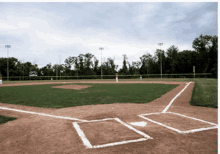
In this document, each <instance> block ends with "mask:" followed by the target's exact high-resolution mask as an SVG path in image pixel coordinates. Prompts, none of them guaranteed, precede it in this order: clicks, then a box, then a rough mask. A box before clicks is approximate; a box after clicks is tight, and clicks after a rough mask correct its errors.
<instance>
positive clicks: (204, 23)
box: [196, 12, 215, 28]
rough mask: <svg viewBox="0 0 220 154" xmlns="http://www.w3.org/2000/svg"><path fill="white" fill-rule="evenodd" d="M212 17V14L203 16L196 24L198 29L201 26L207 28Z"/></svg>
mask: <svg viewBox="0 0 220 154" xmlns="http://www.w3.org/2000/svg"><path fill="white" fill-rule="evenodd" d="M214 15H215V14H214V13H213V12H208V13H205V14H203V15H202V17H201V18H200V19H199V20H198V21H197V22H196V23H197V25H198V27H199V28H201V27H203V26H209V25H210V23H211V22H212V21H213V17H214Z"/></svg>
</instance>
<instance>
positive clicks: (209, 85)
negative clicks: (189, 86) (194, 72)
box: [190, 79, 218, 108]
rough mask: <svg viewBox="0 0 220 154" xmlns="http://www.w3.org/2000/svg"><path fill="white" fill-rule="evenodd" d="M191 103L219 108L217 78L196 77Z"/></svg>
mask: <svg viewBox="0 0 220 154" xmlns="http://www.w3.org/2000/svg"><path fill="white" fill-rule="evenodd" d="M194 82H195V86H194V89H193V92H192V98H191V101H190V104H191V105H193V106H203V107H211V108H218V84H217V79H195V80H194Z"/></svg>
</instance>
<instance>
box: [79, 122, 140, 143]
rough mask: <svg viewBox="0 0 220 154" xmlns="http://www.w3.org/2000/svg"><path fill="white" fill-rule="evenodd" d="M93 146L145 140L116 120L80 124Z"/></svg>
mask: <svg viewBox="0 0 220 154" xmlns="http://www.w3.org/2000/svg"><path fill="white" fill-rule="evenodd" d="M79 126H80V128H81V129H82V131H83V132H84V134H85V135H86V137H87V139H88V140H89V141H90V143H91V145H103V144H108V143H114V142H121V141H124V140H125V141H126V140H135V139H139V138H143V136H141V135H140V134H137V133H136V132H134V131H133V130H130V129H129V128H127V127H126V126H124V125H122V124H120V123H119V122H117V121H115V120H107V121H99V122H85V123H79Z"/></svg>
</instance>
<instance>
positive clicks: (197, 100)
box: [0, 78, 218, 108]
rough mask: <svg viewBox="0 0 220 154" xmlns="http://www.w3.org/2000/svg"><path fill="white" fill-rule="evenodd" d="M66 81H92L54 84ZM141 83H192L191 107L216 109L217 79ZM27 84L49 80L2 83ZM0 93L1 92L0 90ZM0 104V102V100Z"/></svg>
mask: <svg viewBox="0 0 220 154" xmlns="http://www.w3.org/2000/svg"><path fill="white" fill-rule="evenodd" d="M68 81H94V79H91V80H57V81H55V82H68ZM95 81H115V80H114V79H108V80H105V79H103V80H100V79H97V80H95ZM120 81H140V79H139V78H137V79H119V82H120ZM143 81H177V82H178V81H180V82H181V81H184V82H190V81H194V82H195V86H194V89H193V93H192V97H191V101H190V104H191V105H193V106H203V107H210V108H218V89H217V81H218V80H217V79H205V78H196V79H193V78H162V79H160V78H144V79H143ZM21 82H22V83H29V82H50V81H49V80H41V81H4V83H21ZM0 89H1V88H0ZM0 91H1V90H0ZM0 102H1V100H0Z"/></svg>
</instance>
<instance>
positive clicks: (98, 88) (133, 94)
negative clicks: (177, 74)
mask: <svg viewBox="0 0 220 154" xmlns="http://www.w3.org/2000/svg"><path fill="white" fill-rule="evenodd" d="M79 84H80V85H91V86H92V87H89V88H87V89H81V90H74V89H57V88H52V87H53V86H58V85H63V84H53V85H33V86H15V87H1V88H0V94H1V95H0V102H1V103H9V104H19V105H26V106H36V107H44V108H64V107H74V106H82V105H94V104H111V103H147V102H151V101H153V100H155V99H157V98H159V97H161V95H163V94H165V93H167V92H169V91H170V90H172V89H174V88H175V87H177V86H178V85H167V84H141V83H139V84H82V83H79ZM79 84H78V83H77V85H79ZM68 85H69V84H68Z"/></svg>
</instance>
